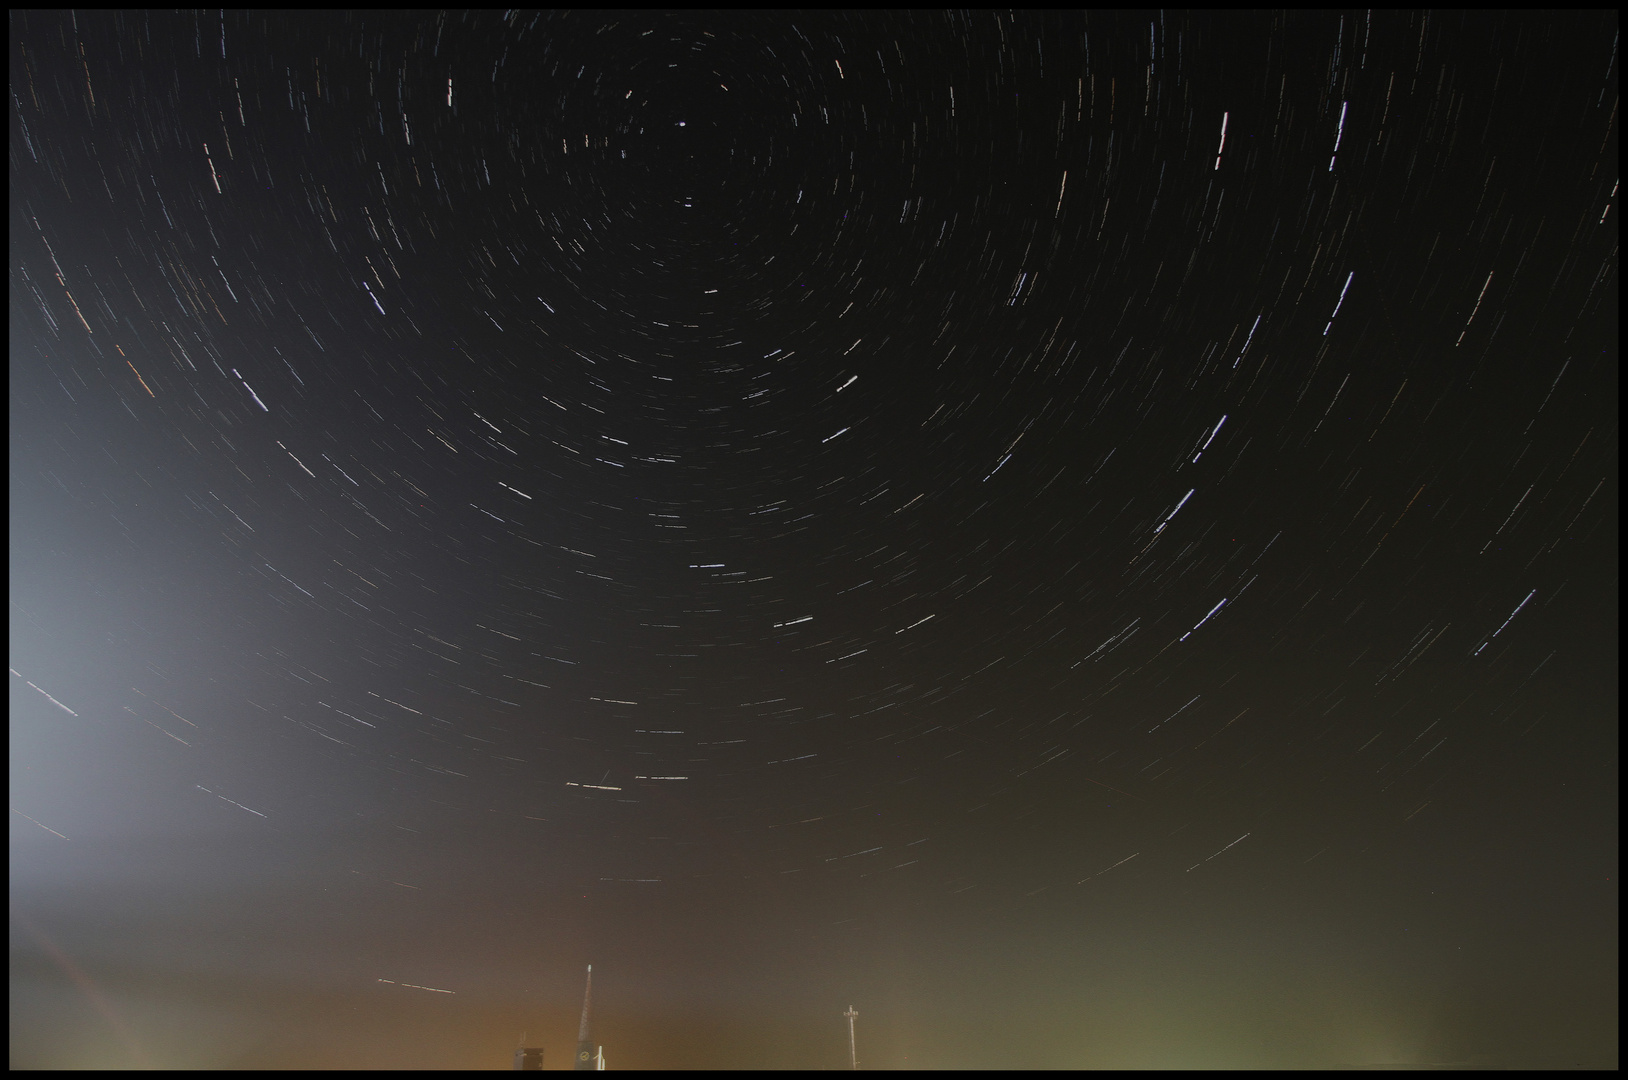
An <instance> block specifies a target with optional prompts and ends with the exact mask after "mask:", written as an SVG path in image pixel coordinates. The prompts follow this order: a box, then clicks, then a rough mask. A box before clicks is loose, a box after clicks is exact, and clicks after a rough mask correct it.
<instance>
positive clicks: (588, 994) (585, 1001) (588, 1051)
mask: <svg viewBox="0 0 1628 1080" xmlns="http://www.w3.org/2000/svg"><path fill="white" fill-rule="evenodd" d="M593 999H594V966H593V965H592V964H589V965H588V989H586V990H585V991H583V994H582V1023H580V1024H578V1025H577V1060H576V1064H575V1065H574V1066H573V1068H575V1069H576V1071H577V1072H593V1071H594V1047H593V1040H592V1039H591V1038H589V1035H588V1009H589V1007H590V1006H591V1005H592V1004H593Z"/></svg>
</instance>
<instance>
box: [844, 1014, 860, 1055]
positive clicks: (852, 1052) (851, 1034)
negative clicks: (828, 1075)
mask: <svg viewBox="0 0 1628 1080" xmlns="http://www.w3.org/2000/svg"><path fill="white" fill-rule="evenodd" d="M842 1015H843V1016H846V1017H847V1018H848V1067H849V1068H850V1069H854V1070H857V1069H858V1068H859V1051H858V1049H857V1047H856V1046H855V1044H854V1018H855V1017H856V1016H858V1015H859V1014H858V1013H856V1012H854V1007H853V1006H852V1005H850V1006H848V1011H847V1012H845V1013H843V1014H842Z"/></svg>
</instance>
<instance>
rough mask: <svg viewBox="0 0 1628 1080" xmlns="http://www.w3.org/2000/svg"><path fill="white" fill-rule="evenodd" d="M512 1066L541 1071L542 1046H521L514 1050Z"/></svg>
mask: <svg viewBox="0 0 1628 1080" xmlns="http://www.w3.org/2000/svg"><path fill="white" fill-rule="evenodd" d="M514 1067H515V1068H516V1069H525V1070H533V1069H535V1070H537V1071H539V1072H541V1071H542V1068H543V1048H542V1047H541V1046H522V1047H521V1048H520V1049H518V1050H516V1051H515V1052H514Z"/></svg>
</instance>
